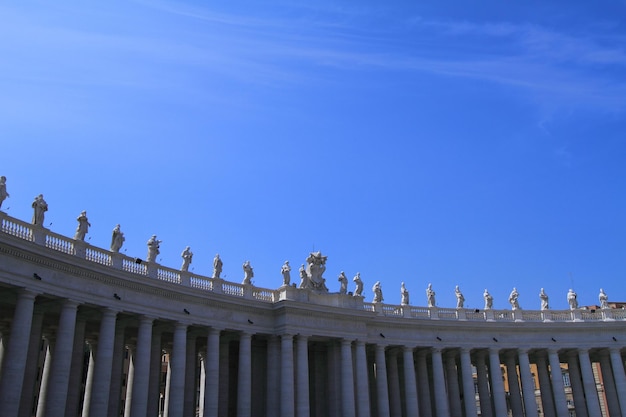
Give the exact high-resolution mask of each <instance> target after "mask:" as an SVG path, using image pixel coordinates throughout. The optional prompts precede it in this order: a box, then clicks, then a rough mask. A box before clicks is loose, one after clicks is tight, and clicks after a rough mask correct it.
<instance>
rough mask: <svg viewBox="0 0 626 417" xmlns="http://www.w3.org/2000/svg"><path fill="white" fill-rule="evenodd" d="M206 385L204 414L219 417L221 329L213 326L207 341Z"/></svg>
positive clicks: (208, 416) (207, 416) (209, 416)
mask: <svg viewBox="0 0 626 417" xmlns="http://www.w3.org/2000/svg"><path fill="white" fill-rule="evenodd" d="M206 344H207V346H206V374H207V378H206V385H205V389H204V415H205V416H206V417H217V411H218V400H219V388H220V383H219V376H220V329H216V328H214V327H211V328H210V329H209V335H208V337H207V342H206Z"/></svg>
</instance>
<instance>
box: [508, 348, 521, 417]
mask: <svg viewBox="0 0 626 417" xmlns="http://www.w3.org/2000/svg"><path fill="white" fill-rule="evenodd" d="M504 358H505V360H506V376H507V379H508V382H509V400H510V403H511V412H512V413H513V417H518V416H523V415H524V408H523V406H522V396H521V392H520V388H519V378H518V376H517V353H516V352H514V351H508V352H507V353H506V354H505V356H504Z"/></svg>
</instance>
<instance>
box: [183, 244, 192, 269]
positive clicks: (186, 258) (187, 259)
mask: <svg viewBox="0 0 626 417" xmlns="http://www.w3.org/2000/svg"><path fill="white" fill-rule="evenodd" d="M180 257H181V258H183V264H182V265H181V267H180V270H181V271H183V272H187V271H189V264H191V260H192V258H193V252H191V248H190V247H189V246H187V247H186V248H185V250H184V251H183V253H181V254H180Z"/></svg>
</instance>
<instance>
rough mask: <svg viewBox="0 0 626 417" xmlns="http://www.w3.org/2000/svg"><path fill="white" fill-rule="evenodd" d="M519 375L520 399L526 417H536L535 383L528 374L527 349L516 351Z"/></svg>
mask: <svg viewBox="0 0 626 417" xmlns="http://www.w3.org/2000/svg"><path fill="white" fill-rule="evenodd" d="M518 360H519V373H520V377H521V379H522V397H523V398H524V410H525V411H526V417H537V416H538V415H537V401H536V400H535V381H534V380H533V376H532V374H531V373H530V360H529V359H528V350H527V349H518Z"/></svg>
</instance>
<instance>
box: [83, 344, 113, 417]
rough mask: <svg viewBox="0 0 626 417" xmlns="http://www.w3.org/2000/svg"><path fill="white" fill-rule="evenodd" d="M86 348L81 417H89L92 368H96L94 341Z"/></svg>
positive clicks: (95, 346)
mask: <svg viewBox="0 0 626 417" xmlns="http://www.w3.org/2000/svg"><path fill="white" fill-rule="evenodd" d="M87 346H89V364H88V365H87V378H86V379H85V392H84V395H83V410H82V413H81V416H82V417H89V405H90V404H91V393H92V389H93V370H94V367H95V366H96V360H95V356H96V352H97V344H96V342H95V341H93V340H92V341H88V342H87ZM75 356H76V355H75ZM107 400H108V398H107Z"/></svg>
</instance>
